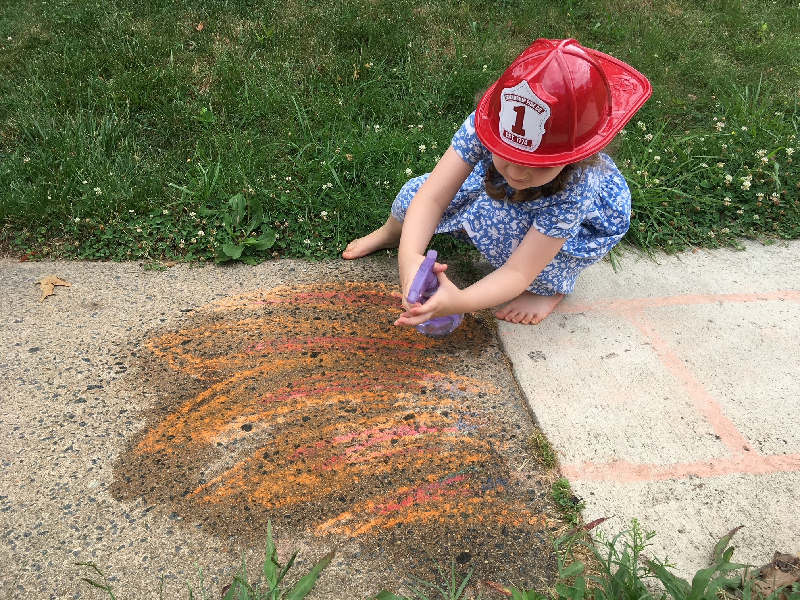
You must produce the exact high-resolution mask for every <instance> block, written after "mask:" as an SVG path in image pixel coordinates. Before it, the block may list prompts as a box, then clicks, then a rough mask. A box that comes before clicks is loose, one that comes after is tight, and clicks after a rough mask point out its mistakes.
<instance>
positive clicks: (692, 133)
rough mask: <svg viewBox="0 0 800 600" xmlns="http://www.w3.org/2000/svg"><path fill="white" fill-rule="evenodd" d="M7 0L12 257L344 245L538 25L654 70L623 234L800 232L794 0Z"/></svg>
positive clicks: (1, 207) (636, 140)
mask: <svg viewBox="0 0 800 600" xmlns="http://www.w3.org/2000/svg"><path fill="white" fill-rule="evenodd" d="M0 8H2V10H0V73H1V74H2V77H0V190H2V192H0V250H2V251H5V252H10V253H12V254H14V255H25V256H26V257H29V258H49V257H65V258H83V259H114V260H126V259H135V260H150V261H155V260H192V261H195V260H211V259H213V258H214V256H215V253H217V256H221V255H220V254H219V252H220V250H219V248H221V247H222V246H223V245H225V244H228V245H230V246H240V247H241V249H242V254H240V255H239V256H240V257H241V256H245V257H248V256H249V257H251V258H253V259H254V260H262V259H264V258H270V257H273V256H293V257H309V258H324V257H331V256H335V255H337V254H338V253H339V252H340V250H341V249H342V248H343V247H344V245H345V244H346V243H347V241H349V240H350V239H351V238H353V237H355V236H359V235H362V234H364V233H366V232H367V231H369V230H371V229H372V228H374V227H376V226H377V225H379V224H380V223H381V222H382V221H383V220H384V219H385V216H386V214H387V211H388V207H389V205H390V203H391V200H392V199H393V197H394V194H395V193H396V191H397V190H398V189H399V188H400V186H401V185H402V184H403V183H404V182H405V180H406V179H407V178H408V175H409V174H419V173H424V172H427V171H429V170H430V169H431V168H432V166H433V165H434V164H435V162H436V159H437V157H438V156H439V155H441V154H442V153H443V151H444V149H445V148H446V147H447V144H448V143H449V140H450V138H451V136H452V134H453V132H454V130H455V129H456V128H457V127H458V125H459V124H460V123H461V122H462V121H463V119H464V117H465V116H466V115H467V114H468V113H469V112H470V111H471V109H472V106H473V98H474V95H475V92H476V91H478V90H480V89H482V88H484V87H486V86H487V85H488V84H489V83H490V82H492V81H493V80H494V79H496V78H497V77H498V76H499V75H500V74H501V73H502V71H503V69H504V67H505V66H506V65H507V64H508V63H509V62H510V60H511V59H513V57H514V56H515V55H516V54H517V53H518V52H519V51H521V50H522V49H523V48H525V47H526V46H527V45H528V44H529V43H530V42H531V41H532V40H533V39H534V38H535V37H540V36H541V37H575V38H577V39H579V40H580V41H581V42H582V43H584V44H586V45H588V46H593V47H596V48H598V49H600V50H603V51H606V52H609V53H611V54H613V55H615V56H618V57H620V58H622V59H624V60H626V61H628V62H630V63H631V64H633V65H635V66H636V67H637V68H639V69H640V70H641V71H643V72H644V73H645V74H647V75H648V76H649V77H650V79H651V80H652V82H653V84H654V89H655V92H654V96H653V98H652V99H651V100H650V101H649V102H648V104H647V105H646V106H645V108H644V109H643V110H642V111H641V112H640V113H639V114H638V115H637V116H636V117H635V119H634V122H633V123H632V124H631V125H629V126H628V127H627V128H626V133H625V134H624V135H622V136H620V137H619V138H618V139H619V142H618V144H617V146H618V148H617V150H616V156H615V158H616V160H617V162H618V164H619V165H620V167H621V169H622V170H623V172H624V173H625V175H626V177H627V178H628V181H629V183H630V186H631V189H632V191H633V196H634V217H633V223H632V227H631V231H630V233H629V234H628V236H627V241H628V242H630V243H632V244H635V245H637V246H639V247H640V248H643V249H646V250H649V249H654V248H663V249H667V250H670V249H675V250H677V249H681V248H685V247H688V246H698V245H701V246H718V245H736V244H737V239H740V238H741V237H742V236H746V237H755V238H759V239H765V240H771V239H776V238H796V237H797V236H798V234H799V233H800V207H799V206H798V201H797V198H798V195H800V192H798V188H797V186H798V181H799V179H800V178H798V170H797V167H796V163H795V162H794V157H793V154H794V149H795V147H796V146H797V134H798V126H799V124H800V113H799V112H798V100H800V96H798V93H799V92H800V90H798V81H800V66H798V64H797V61H796V60H795V59H794V57H795V56H797V54H798V52H800V38H798V37H797V36H796V35H795V33H794V32H796V31H797V30H798V29H799V28H800V7H798V5H797V3H796V2H794V1H791V2H790V1H789V0H775V1H766V0H741V1H738V2H727V1H725V0H712V1H710V2H709V1H702V2H701V1H700V0H680V1H678V0H676V1H673V2H665V3H640V2H633V1H631V0H625V1H622V2H620V1H614V2H612V1H611V0H567V1H565V2H561V3H553V2H547V1H546V0H526V1H523V0H504V1H501V2H487V1H486V0H462V1H456V0H449V1H443V2H439V1H436V2H433V1H431V0H391V1H390V0H376V1H372V0H369V1H368V0H349V1H344V0H339V1H334V2H327V3H321V2H317V1H316V0H292V1H289V2H285V1H283V0H282V1H280V2H278V1H277V0H272V1H267V2H263V3H258V4H257V5H253V3H251V2H248V1H245V0H205V1H204V2H200V3H187V2H175V3H159V2H154V1H153V0H135V1H133V2H122V1H121V0H92V1H88V0H54V1H52V2H46V3H44V2H34V1H32V0H28V1H23V2H12V1H11V0H0ZM438 23H446V24H447V25H446V26H440V25H434V24H438ZM201 24H202V25H201ZM637 123H641V125H637ZM745 128H746V129H745ZM238 194H241V197H242V198H243V199H244V200H245V203H246V206H247V207H248V210H250V207H251V206H253V207H255V206H256V205H257V206H258V207H259V209H260V210H261V211H263V212H262V215H263V218H262V219H261V221H260V222H259V224H258V226H257V227H256V228H255V229H254V230H253V231H251V232H250V235H252V237H254V238H256V239H260V240H262V242H261V243H260V244H259V245H258V247H257V245H256V244H255V243H250V244H244V242H243V238H242V236H241V233H242V232H241V231H228V229H227V228H226V227H225V218H226V215H227V216H228V217H230V215H231V205H230V201H231V199H233V198H236V197H237V195H238ZM237 236H238V237H237ZM273 236H274V241H273V243H271V244H268V243H267V242H266V241H265V240H272V238H273ZM229 249H230V250H231V251H232V252H233V253H234V254H235V252H236V250H234V249H233V248H229ZM225 256H229V257H230V258H233V257H232V256H230V254H225Z"/></svg>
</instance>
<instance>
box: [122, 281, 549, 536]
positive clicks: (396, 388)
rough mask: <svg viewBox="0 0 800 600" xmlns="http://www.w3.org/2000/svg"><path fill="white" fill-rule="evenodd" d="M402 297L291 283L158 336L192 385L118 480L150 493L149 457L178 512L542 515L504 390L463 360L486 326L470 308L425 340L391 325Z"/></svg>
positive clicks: (431, 517)
mask: <svg viewBox="0 0 800 600" xmlns="http://www.w3.org/2000/svg"><path fill="white" fill-rule="evenodd" d="M399 307H400V299H399V296H398V295H397V294H396V293H395V292H394V290H393V289H392V288H388V287H386V286H383V285H379V284H357V283H331V284H322V285H317V286H313V287H311V286H296V287H281V288H278V289H275V290H270V291H258V292H254V293H250V294H243V295H239V296H234V297H231V298H225V299H222V300H220V301H218V302H215V303H213V304H210V305H208V306H205V307H203V308H202V309H200V310H198V311H196V312H195V313H194V315H193V316H192V317H191V319H190V323H189V324H188V325H187V326H185V327H184V328H181V329H179V330H177V331H171V332H168V333H163V334H161V335H157V336H154V337H152V338H150V339H149V340H148V342H147V349H148V350H149V351H150V353H152V357H153V360H154V361H156V362H158V363H160V364H161V365H163V366H165V367H166V368H167V372H168V373H173V374H174V376H175V377H176V378H178V379H179V380H183V381H186V382H188V383H187V385H188V388H189V389H191V391H190V392H189V393H186V394H185V395H184V396H183V397H182V398H181V400H180V401H179V402H177V404H175V405H173V406H171V407H167V408H166V409H165V411H164V414H163V416H159V417H158V418H154V419H153V421H152V422H151V424H150V426H149V427H147V428H146V429H145V430H144V431H143V433H142V434H141V436H140V438H139V439H138V441H137V442H136V444H135V445H134V446H133V447H132V448H131V450H130V451H129V453H128V454H127V455H126V456H125V457H124V460H123V463H125V464H126V465H129V468H128V469H127V470H126V475H125V476H119V477H118V478H117V480H118V484H117V485H118V488H117V489H118V490H122V489H123V488H125V486H126V485H128V486H129V490H130V492H131V493H133V494H140V495H145V496H146V495H147V494H148V493H151V492H150V491H149V488H148V487H147V486H146V484H144V483H143V482H142V481H140V480H141V478H139V479H137V477H136V473H138V472H139V471H137V469H138V470H141V469H145V470H148V469H149V472H151V473H161V474H160V475H158V476H161V477H162V478H163V479H164V481H163V482H162V488H163V487H169V486H170V485H171V486H172V488H176V489H175V491H174V492H170V493H169V494H166V492H164V493H162V497H163V496H164V495H169V496H170V498H172V501H173V502H175V503H177V504H179V505H180V506H181V507H182V509H183V510H184V511H189V512H191V511H192V510H194V511H196V512H198V513H203V514H205V513H206V512H210V513H214V512H215V511H217V513H219V514H225V511H234V512H235V511H237V510H244V509H246V510H247V511H248V515H249V516H253V515H254V514H256V513H259V514H262V513H263V514H264V515H266V516H267V517H269V518H272V519H273V520H274V519H275V518H276V517H280V516H281V515H283V516H285V517H286V518H287V519H292V520H293V522H295V523H299V524H300V526H301V527H302V528H303V530H305V531H307V532H310V533H312V534H314V535H316V536H330V535H336V536H345V537H348V538H357V537H363V536H368V535H372V534H375V533H376V532H381V531H383V532H385V531H387V530H391V529H392V528H396V527H398V526H409V525H412V524H413V525H414V526H417V527H423V528H428V529H430V530H433V528H442V527H448V526H462V527H463V526H465V524H466V523H472V524H473V525H474V524H477V525H479V526H481V527H486V528H495V529H497V530H498V531H499V530H500V529H501V528H502V527H523V528H527V529H528V530H530V531H535V530H539V529H541V528H542V527H544V525H545V520H544V517H543V516H542V514H541V507H540V506H537V505H536V504H535V503H534V502H532V501H531V499H530V497H529V495H527V494H528V492H527V491H526V490H525V489H524V485H522V484H520V483H519V481H518V477H517V478H515V474H514V473H513V472H512V470H511V469H510V467H509V464H508V460H507V458H506V457H505V455H504V453H505V452H506V451H507V450H508V448H509V447H510V446H511V445H513V444H514V443H516V442H513V441H512V439H513V438H510V437H509V435H508V433H507V432H506V433H504V431H505V428H504V425H505V424H504V423H502V422H499V421H498V420H497V418H496V417H495V416H494V415H493V414H492V410H491V409H490V408H489V402H490V401H496V398H497V396H498V395H499V394H501V390H499V389H497V388H496V387H495V386H494V385H493V384H492V383H491V382H489V381H486V380H484V379H481V378H479V377H476V376H475V375H474V374H473V373H471V372H461V371H463V369H462V368H461V367H460V365H461V362H460V359H459V356H460V355H463V354H465V353H469V354H470V355H472V356H474V355H475V354H477V353H480V352H481V351H482V349H484V348H486V347H487V345H488V344H489V343H490V341H491V335H492V334H491V331H490V330H489V328H488V327H487V326H486V325H482V324H481V323H479V322H477V321H475V320H473V321H471V322H467V323H466V326H462V327H461V328H459V329H458V330H457V331H456V332H455V333H454V334H453V335H452V336H451V337H450V338H447V339H445V340H435V339H431V338H428V337H425V336H423V335H421V334H419V333H417V332H416V331H415V330H414V329H413V328H397V327H394V326H393V325H392V322H393V320H394V319H395V318H396V315H397V313H398V310H399ZM460 369H461V371H460ZM493 398H494V400H492V399H493ZM515 437H516V436H515ZM168 478H172V479H171V480H170V481H167V479H168ZM137 482H138V483H137ZM178 482H179V483H180V485H179V484H178ZM181 486H183V487H181ZM151 487H152V486H151ZM177 488H180V489H177ZM120 493H122V494H124V492H120ZM173 496H174V498H173ZM454 524H455V525H454ZM459 524H460V525H459Z"/></svg>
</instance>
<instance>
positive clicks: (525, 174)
mask: <svg viewBox="0 0 800 600" xmlns="http://www.w3.org/2000/svg"><path fill="white" fill-rule="evenodd" d="M492 161H494V166H495V168H496V169H497V172H498V173H500V175H502V176H503V177H504V178H505V180H506V181H507V182H508V185H510V186H511V187H512V188H514V189H515V190H524V189H526V188H532V187H539V186H540V185H545V184H548V183H550V182H551V181H553V179H555V178H556V177H557V176H558V174H559V173H561V171H562V170H563V169H564V167H565V166H566V165H561V166H558V167H523V166H522V165H517V164H514V163H512V162H508V161H507V160H504V159H502V158H500V157H499V156H497V155H496V154H492Z"/></svg>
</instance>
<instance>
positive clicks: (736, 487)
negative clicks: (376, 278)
mask: <svg viewBox="0 0 800 600" xmlns="http://www.w3.org/2000/svg"><path fill="white" fill-rule="evenodd" d="M745 246H746V251H743V252H739V251H732V250H714V251H696V252H689V253H683V254H680V255H677V256H666V255H658V256H657V257H656V258H655V260H650V259H648V258H643V257H637V256H635V255H634V254H633V253H631V252H628V253H627V255H625V256H623V257H622V259H621V260H620V266H621V269H620V270H619V271H618V272H616V273H615V272H614V270H613V269H612V267H611V265H610V263H608V262H603V263H601V264H598V265H595V266H593V267H592V268H590V269H588V270H587V272H585V273H584V274H583V275H581V277H580V279H579V280H578V285H577V288H576V291H575V293H574V294H572V295H571V296H570V297H569V298H567V299H566V300H565V301H564V302H562V303H561V304H560V305H559V306H558V307H557V308H556V311H555V312H554V313H553V314H552V315H551V316H550V317H548V318H547V319H546V320H545V321H543V322H542V323H541V324H540V325H539V326H536V327H530V326H528V327H526V326H520V325H512V324H508V323H501V324H500V325H499V331H500V338H501V340H502V342H503V347H504V349H505V351H506V353H507V354H508V356H509V358H510V359H511V361H512V363H513V365H514V373H515V375H516V377H517V379H518V381H519V384H520V386H521V388H522V390H523V392H524V393H525V395H526V397H527V399H528V402H529V405H530V407H531V410H532V412H533V414H534V417H535V419H536V420H537V421H538V423H539V425H540V426H541V427H542V430H543V431H544V433H545V434H546V435H547V437H548V438H549V439H550V440H551V442H552V443H553V445H554V446H555V448H556V449H557V451H558V453H559V455H560V458H561V467H562V471H563V473H564V474H565V475H566V476H567V477H568V478H569V479H570V481H571V483H572V486H573V489H574V490H575V492H576V493H577V495H578V496H580V497H582V498H583V499H584V501H585V502H586V510H585V515H584V516H585V518H586V519H587V520H592V519H595V518H598V517H611V518H610V519H609V520H608V521H607V522H606V523H604V524H603V528H604V529H605V530H606V531H607V532H609V533H616V532H619V531H621V530H622V529H624V528H625V527H626V526H627V525H628V524H629V523H630V519H632V518H637V519H639V520H640V522H641V523H642V524H643V525H644V527H645V528H646V529H650V530H654V531H655V532H656V533H657V536H656V537H655V538H654V540H653V543H654V546H653V548H652V549H651V550H650V553H651V554H652V555H656V556H659V557H664V556H666V555H668V556H669V557H670V558H671V559H672V561H673V562H674V563H675V565H676V571H677V572H678V573H679V574H681V575H683V576H685V577H690V576H691V575H692V574H693V573H694V572H695V571H696V570H697V569H699V568H701V567H704V566H707V565H708V564H709V560H710V557H711V550H712V548H713V546H714V543H715V542H716V541H717V540H718V539H719V538H720V537H722V536H723V535H724V534H726V533H727V532H728V531H730V530H731V529H733V528H734V527H736V526H739V525H744V526H745V527H744V529H742V530H741V531H740V532H739V533H737V535H736V536H735V538H734V546H735V547H736V548H737V550H736V553H735V554H734V557H735V558H737V559H738V560H739V561H743V562H747V563H750V564H753V565H759V566H760V565H762V564H765V563H767V562H769V561H770V560H771V559H772V555H773V552H774V551H775V550H779V551H782V552H787V553H790V554H794V553H799V552H800V541H798V540H800V538H798V536H797V531H798V527H799V526H800V428H798V427H797V423H798V418H799V417H800V394H798V391H800V363H798V359H797V357H798V356H800V335H799V334H800V276H798V271H797V265H798V264H800V243H799V242H791V243H779V244H774V245H770V246H763V245H761V244H758V243H755V242H748V243H746V244H745Z"/></svg>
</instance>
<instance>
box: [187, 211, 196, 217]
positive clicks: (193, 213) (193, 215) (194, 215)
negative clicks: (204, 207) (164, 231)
mask: <svg viewBox="0 0 800 600" xmlns="http://www.w3.org/2000/svg"><path fill="white" fill-rule="evenodd" d="M189 216H190V217H196V216H197V213H196V212H194V211H192V212H190V213H189Z"/></svg>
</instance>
